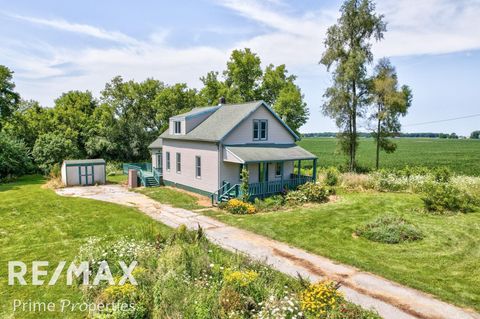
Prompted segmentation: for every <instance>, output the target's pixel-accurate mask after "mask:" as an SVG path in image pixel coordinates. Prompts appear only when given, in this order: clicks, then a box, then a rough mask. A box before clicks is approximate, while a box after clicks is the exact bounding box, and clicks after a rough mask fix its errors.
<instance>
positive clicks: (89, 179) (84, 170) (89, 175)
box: [78, 165, 94, 185]
mask: <svg viewBox="0 0 480 319" xmlns="http://www.w3.org/2000/svg"><path fill="white" fill-rule="evenodd" d="M78 172H79V178H80V185H93V184H94V182H93V165H87V166H79V167H78Z"/></svg>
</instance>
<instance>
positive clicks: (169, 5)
mask: <svg viewBox="0 0 480 319" xmlns="http://www.w3.org/2000/svg"><path fill="white" fill-rule="evenodd" d="M341 3H342V2H341V1H335V0H322V1H319V0H317V1H314V0H303V1H302V0H298V1H293V0H292V1H287V0H259V1H251V0H196V1H194V0H185V1H181V0H178V1H160V0H156V1H155V0H151V1H150V0H138V1H120V0H116V1H113V0H102V1H98V0H95V1H92V0H82V1H75V2H74V1H60V0H58V1H54V0H43V1H33V0H32V1H22V0H16V1H6V0H0V8H1V9H0V42H1V43H2V45H1V46H0V64H2V65H6V66H7V67H9V68H10V69H11V70H13V71H14V72H15V73H14V81H15V83H16V85H17V91H18V92H19V93H20V94H21V96H22V98H24V99H34V100H38V101H39V102H40V103H41V104H42V105H43V106H47V107H50V106H53V103H54V100H55V98H57V97H59V96H60V95H61V94H62V93H63V92H67V91H69V90H90V91H91V92H92V93H93V94H94V95H95V96H99V93H100V91H101V90H102V89H103V88H104V86H105V83H107V82H108V81H110V80H111V79H112V78H113V77H114V76H116V75H121V76H122V77H123V78H124V79H126V80H130V79H134V80H136V81H142V80H144V79H146V78H149V77H153V78H155V79H158V80H161V81H163V82H165V83H168V84H173V83H177V82H182V83H187V84H188V85H190V86H192V87H197V88H199V87H201V82H200V80H199V78H200V77H201V76H203V75H205V74H206V73H207V72H208V71H211V70H217V71H222V70H223V69H224V68H225V64H226V61H227V60H228V57H229V55H230V53H231V51H232V50H233V49H242V48H246V47H248V48H251V49H252V50H253V51H254V52H256V53H257V54H258V55H259V56H260V58H261V60H262V64H263V66H266V65H268V64H270V63H273V64H275V65H278V64H285V65H286V67H287V69H288V70H289V72H290V73H291V74H295V75H296V76H297V77H298V78H297V84H298V85H299V86H300V88H301V90H302V93H303V94H304V97H305V101H306V103H307V105H308V108H309V110H310V118H309V120H308V122H307V123H306V124H305V125H304V126H303V127H302V128H301V130H300V131H301V132H302V133H307V132H327V131H337V128H336V126H335V122H334V121H333V120H332V119H330V118H327V117H325V116H323V115H322V113H321V105H322V103H323V102H324V98H323V93H324V91H325V89H326V88H327V87H328V86H329V85H330V84H331V74H329V73H328V72H327V70H326V68H325V67H324V66H323V65H319V64H318V61H319V60H320V58H321V56H322V52H324V50H325V48H324V45H323V41H324V39H325V33H326V30H327V28H328V27H329V26H331V25H332V24H334V23H335V22H336V20H337V19H338V17H339V8H340V6H341ZM376 11H377V12H378V13H380V14H383V15H384V16H385V18H384V19H385V21H386V22H387V29H388V31H387V32H386V33H385V36H384V39H383V40H382V41H380V42H378V43H373V53H374V56H375V60H378V59H380V58H382V57H389V58H390V59H391V61H392V63H393V64H394V65H395V67H396V69H397V72H398V77H399V81H400V84H407V85H409V86H410V87H411V88H412V90H413V104H412V106H411V108H410V111H409V113H408V115H407V116H405V117H404V118H402V120H401V122H402V124H403V129H402V130H403V131H404V132H448V133H451V132H456V133H457V134H459V135H467V136H468V135H469V134H470V132H472V131H473V130H476V129H480V116H476V117H470V118H463V119H458V120H452V121H442V120H447V119H452V118H458V117H465V116H470V115H479V114H480V102H479V101H480V80H479V77H480V72H479V71H480V27H479V25H478V17H479V16H480V0H450V1H448V0H421V1H419V0H381V1H380V0H378V1H377V8H376ZM432 121H433V122H435V121H442V122H437V123H428V124H426V123H425V122H432ZM360 126H361V127H360V130H361V131H365V130H366V129H367V126H368V124H367V123H366V122H364V121H360Z"/></svg>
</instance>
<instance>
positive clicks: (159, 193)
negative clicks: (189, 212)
mask: <svg viewBox="0 0 480 319" xmlns="http://www.w3.org/2000/svg"><path fill="white" fill-rule="evenodd" d="M135 191H136V192H139V193H142V194H144V195H147V196H148V197H150V198H152V199H154V200H156V201H158V202H160V203H162V204H167V205H172V206H174V207H179V208H184V209H200V208H205V207H203V206H200V205H198V204H197V201H198V199H197V198H196V197H194V196H192V195H190V194H187V193H185V192H182V191H180V190H175V189H172V188H168V187H164V186H161V187H148V188H139V189H135Z"/></svg>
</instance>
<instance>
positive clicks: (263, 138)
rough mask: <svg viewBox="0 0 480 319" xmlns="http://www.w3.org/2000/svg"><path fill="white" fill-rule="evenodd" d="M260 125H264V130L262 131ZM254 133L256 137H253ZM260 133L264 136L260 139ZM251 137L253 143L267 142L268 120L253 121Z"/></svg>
mask: <svg viewBox="0 0 480 319" xmlns="http://www.w3.org/2000/svg"><path fill="white" fill-rule="evenodd" d="M262 124H264V125H265V129H262ZM255 126H256V128H255ZM255 131H256V132H257V137H255ZM262 133H264V135H265V136H263V137H262ZM252 137H253V140H254V141H267V140H268V120H253V130H252Z"/></svg>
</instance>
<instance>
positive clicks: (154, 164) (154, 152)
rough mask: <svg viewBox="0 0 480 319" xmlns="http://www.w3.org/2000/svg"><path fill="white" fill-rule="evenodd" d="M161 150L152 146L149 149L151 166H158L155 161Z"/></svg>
mask: <svg viewBox="0 0 480 319" xmlns="http://www.w3.org/2000/svg"><path fill="white" fill-rule="evenodd" d="M161 152H162V149H161V148H153V149H152V150H151V153H152V167H153V168H158V167H157V163H158V160H157V158H158V157H159V156H160V155H159V153H161Z"/></svg>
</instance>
